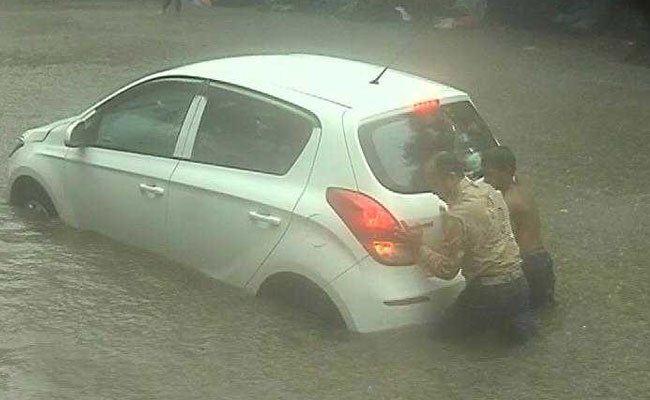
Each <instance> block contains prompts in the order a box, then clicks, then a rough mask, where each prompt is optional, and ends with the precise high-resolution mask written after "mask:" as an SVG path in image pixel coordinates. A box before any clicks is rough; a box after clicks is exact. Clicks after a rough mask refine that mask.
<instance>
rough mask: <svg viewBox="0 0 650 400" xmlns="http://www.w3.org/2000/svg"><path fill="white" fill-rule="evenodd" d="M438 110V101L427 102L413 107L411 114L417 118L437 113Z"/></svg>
mask: <svg viewBox="0 0 650 400" xmlns="http://www.w3.org/2000/svg"><path fill="white" fill-rule="evenodd" d="M439 108H440V100H429V101H423V102H422V103H417V104H415V105H414V106H413V114H415V115H417V116H418V117H424V116H427V115H432V114H435V113H437V112H438V109H439Z"/></svg>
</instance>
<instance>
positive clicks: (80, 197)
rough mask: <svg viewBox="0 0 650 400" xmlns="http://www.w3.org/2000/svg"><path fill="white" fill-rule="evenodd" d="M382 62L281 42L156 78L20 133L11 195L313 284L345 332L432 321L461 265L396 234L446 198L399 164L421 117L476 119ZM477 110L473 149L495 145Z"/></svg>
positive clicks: (252, 272) (115, 233) (75, 221)
mask: <svg viewBox="0 0 650 400" xmlns="http://www.w3.org/2000/svg"><path fill="white" fill-rule="evenodd" d="M382 69H383V68H382V67H379V66H374V65H369V64H365V63H360V62H355V61H349V60H342V59H336V58H331V57H323V56H312V55H276V56H247V57H236V58H226V59H220V60H213V61H207V62H203V63H198V64H192V65H187V66H183V67H180V68H176V69H172V70H169V71H164V72H160V73H156V74H153V75H150V76H147V77H145V78H143V79H140V80H138V81H136V82H134V83H132V84H130V85H128V86H126V87H124V88H123V89H120V90H119V91H117V92H116V93H113V94H111V95H110V96H108V97H107V98H106V99H104V100H102V101H101V102H99V103H98V104H96V105H94V106H92V107H91V108H89V109H88V110H86V111H84V112H83V113H81V114H80V115H78V116H75V117H72V118H69V119H66V120H62V121H58V122H55V123H53V124H50V125H48V126H45V127H41V128H36V129H32V130H30V131H28V132H26V133H25V134H24V135H23V136H22V137H21V139H20V141H19V143H18V144H17V146H16V148H15V149H14V151H12V155H11V157H10V162H9V174H10V178H9V179H10V181H9V182H10V184H9V185H8V188H9V192H8V193H7V198H8V199H9V200H10V201H11V202H13V203H15V204H18V205H26V206H28V207H35V208H41V209H44V211H46V212H49V213H50V214H54V213H55V214H57V215H58V216H59V217H60V218H61V219H62V220H63V221H64V222H65V223H66V224H68V225H70V226H72V227H74V228H77V229H82V230H90V231H95V232H98V233H101V234H104V235H107V236H109V237H111V238H113V239H115V240H118V241H120V242H124V243H127V244H130V245H133V246H137V247H140V248H143V249H146V250H149V251H153V252H156V253H159V254H162V255H164V256H166V257H169V258H171V259H174V260H176V261H178V262H181V263H184V264H187V265H190V266H192V267H194V268H198V269H200V270H201V271H203V272H205V273H206V274H207V275H209V276H211V277H214V278H216V279H219V280H221V281H224V282H226V283H229V284H231V285H234V286H237V287H242V288H244V289H246V290H248V291H250V292H252V293H258V294H259V293H262V292H265V291H267V290H272V291H275V292H295V291H300V292H301V293H303V294H305V293H306V295H307V296H311V297H316V298H319V299H320V300H319V302H321V303H326V304H327V305H331V306H332V307H333V308H334V309H335V310H336V311H337V312H338V314H339V315H340V317H341V318H342V320H343V321H344V322H345V324H346V325H347V327H348V328H349V329H351V330H355V331H360V332H370V331H376V330H382V329H389V328H395V327H398V326H403V325H410V324H417V323H424V322H428V321H431V320H433V319H435V317H436V316H437V315H438V314H439V312H440V311H441V310H442V309H444V308H445V307H446V306H447V305H448V304H449V303H450V302H451V301H453V299H454V298H455V296H456V295H457V294H458V292H459V291H460V290H461V289H462V287H463V285H464V282H463V279H462V277H460V276H459V277H457V278H455V279H454V280H451V281H443V280H440V279H436V278H428V277H426V276H425V274H424V273H423V272H422V271H421V270H420V269H419V268H418V267H417V266H416V265H415V255H414V254H410V252H409V250H408V249H406V247H405V246H404V245H403V243H400V242H399V240H398V239H397V238H396V237H394V235H393V234H394V230H395V228H396V227H399V223H398V222H397V221H401V220H404V221H407V222H408V223H409V224H411V225H414V224H428V225H429V226H430V227H431V228H430V229H429V234H430V240H436V238H437V237H439V230H438V229H437V228H438V226H437V224H436V220H437V218H438V214H439V209H440V207H444V203H443V202H442V201H441V200H440V199H438V198H437V197H436V196H434V195H433V194H431V193H429V192H428V191H426V190H424V189H422V188H419V187H416V186H413V185H411V183H410V179H411V177H412V176H411V175H413V176H415V173H414V172H413V171H412V170H411V169H408V170H405V171H406V172H405V173H403V174H393V175H391V173H392V172H393V171H396V170H401V169H402V167H403V166H402V164H400V163H406V161H404V160H402V159H401V158H402V154H403V153H404V151H405V149H406V148H407V147H408V146H407V143H405V142H404V140H403V137H405V134H404V133H405V132H406V133H407V134H410V133H411V127H412V125H413V123H412V118H414V116H416V117H421V115H419V114H432V113H436V114H437V113H439V112H440V110H449V113H451V114H449V115H451V116H452V117H453V115H460V116H461V117H458V118H460V120H462V119H463V118H465V119H466V120H470V121H471V122H472V124H474V125H477V124H478V125H481V124H483V123H482V120H480V118H479V117H478V116H477V115H475V110H474V108H473V105H472V104H471V102H470V99H469V97H468V96H467V94H465V93H463V92H461V91H458V90H456V89H453V88H450V87H448V86H445V85H441V84H438V83H434V82H431V81H428V80H425V79H422V78H419V77H416V76H413V75H409V74H405V73H401V72H398V71H393V70H390V69H389V70H387V71H386V73H385V74H384V75H383V76H382V78H381V80H380V81H379V83H378V84H373V83H370V81H371V80H372V79H373V78H375V77H376V76H377V74H379V73H380V72H381V71H382ZM446 112H447V111H445V113H446ZM440 113H441V114H442V112H440ZM454 113H455V114H454ZM467 115H469V117H467ZM425 117H426V115H425ZM454 118H456V117H454ZM476 121H478V122H476ZM439 123H440V121H437V122H436V123H435V124H439ZM455 125H456V124H454V123H448V124H447V125H445V126H451V127H452V128H450V129H447V130H449V132H451V133H452V134H454V135H456V136H458V137H461V136H462V135H464V133H461V132H456V131H457V129H456V126H455ZM483 125H484V124H483ZM483 125H481V129H482V130H483V131H482V132H483V137H482V138H481V140H480V141H479V142H482V143H481V144H479V145H476V146H469V145H463V146H461V147H462V150H463V151H465V152H467V153H468V154H469V155H476V154H479V153H480V149H481V147H485V146H489V145H491V144H493V143H494V139H493V138H492V137H491V135H490V134H489V131H487V130H486V129H487V128H486V127H485V126H483ZM468 126H469V125H468ZM468 140H469V139H468ZM466 142H467V141H466ZM463 143H465V142H463ZM467 143H469V142H467ZM415 158H417V157H415ZM395 160H397V161H395ZM395 163H398V164H395ZM410 164H414V163H413V162H410ZM409 168H410V166H409ZM407 175H408V176H407ZM305 288H308V290H305ZM306 302H308V301H306Z"/></svg>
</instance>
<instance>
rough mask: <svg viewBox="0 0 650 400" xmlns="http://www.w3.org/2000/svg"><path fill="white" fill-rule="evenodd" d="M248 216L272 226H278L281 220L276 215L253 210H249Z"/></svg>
mask: <svg viewBox="0 0 650 400" xmlns="http://www.w3.org/2000/svg"><path fill="white" fill-rule="evenodd" d="M248 216H249V217H250V218H251V219H253V220H257V221H262V222H266V223H267V224H269V225H273V226H279V225H280V223H281V222H282V220H281V219H280V218H278V217H276V216H274V215H265V214H260V213H258V212H255V211H249V212H248Z"/></svg>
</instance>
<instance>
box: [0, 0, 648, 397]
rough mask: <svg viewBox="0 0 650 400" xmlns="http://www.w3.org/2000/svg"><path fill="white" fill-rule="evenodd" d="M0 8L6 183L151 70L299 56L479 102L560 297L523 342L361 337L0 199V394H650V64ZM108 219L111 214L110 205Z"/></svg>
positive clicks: (414, 334)
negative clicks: (24, 158) (543, 242)
mask: <svg viewBox="0 0 650 400" xmlns="http://www.w3.org/2000/svg"><path fill="white" fill-rule="evenodd" d="M24 3H27V2H23V1H18V0H16V1H13V0H6V1H3V2H1V3H0V154H2V161H1V163H2V164H1V165H2V168H0V171H1V172H2V174H1V178H0V188H2V187H3V186H4V185H6V176H5V168H4V162H5V159H6V154H7V153H8V152H9V150H10V149H11V147H12V146H13V143H14V139H15V138H16V137H18V136H19V135H20V134H21V133H22V132H23V131H24V130H25V129H27V128H30V127H34V126H38V125H43V124H45V123H48V122H51V121H54V120H57V119H60V118H63V117H66V116H69V115H72V114H75V113H77V112H79V111H81V110H83V109H85V108H86V107H87V106H89V105H90V104H91V103H92V102H93V101H95V100H97V99H99V98H101V97H103V96H105V95H106V94H108V93H109V92H110V91H111V90H113V89H116V88H118V87H120V86H122V85H124V84H125V83H126V82H128V81H131V80H134V79H136V78H138V77H140V76H143V75H145V74H148V73H150V72H152V71H155V70H160V69H164V68H169V67H171V66H175V65H180V64H184V63H189V62H193V61H200V60H206V59H211V58H217V57H223V56H227V55H236V54H252V53H274V52H305V53H319V54H327V55H334V56H341V57H348V58H353V59H359V60H364V61H368V62H373V63H377V64H382V63H384V62H388V61H390V60H391V59H392V58H393V54H394V52H395V50H396V49H397V48H399V47H400V46H403V45H408V44H409V43H411V44H410V46H411V47H412V50H411V51H407V52H405V54H404V56H403V57H402V58H401V59H400V60H398V61H397V62H396V68H398V69H402V70H406V71H409V72H413V73H416V74H419V75H422V76H425V77H427V78H431V79H434V80H438V81H441V82H444V83H448V84H450V85H453V86H456V87H458V88H459V89H461V90H465V91H467V92H469V93H470V94H471V95H472V96H473V98H474V99H475V101H476V105H477V107H478V108H479V110H481V112H482V114H483V115H484V116H485V119H486V120H487V122H488V123H489V124H490V125H491V126H492V128H493V130H494V133H495V135H496V136H497V137H498V138H499V139H500V140H501V141H502V142H503V143H504V144H507V145H508V146H510V147H511V148H513V150H515V152H516V153H517V155H518V157H519V159H520V160H521V169H522V170H523V171H524V172H525V173H526V174H528V175H530V176H532V178H533V179H534V181H535V182H536V192H537V195H538V202H539V203H540V204H539V206H540V209H541V211H542V214H543V218H544V221H545V234H546V236H547V243H548V245H549V248H550V249H551V251H552V253H553V254H554V256H555V259H556V264H557V266H558V271H557V274H558V283H557V285H558V286H557V298H558V305H557V307H555V308H554V309H552V310H549V311H547V312H545V313H544V314H543V315H541V320H542V327H541V330H540V333H539V335H538V337H536V338H535V339H534V340H532V341H531V342H529V343H527V344H526V345H525V346H522V347H508V346H505V345H504V344H501V343H500V342H499V341H497V340H496V339H494V338H491V337H486V338H480V339H479V340H477V341H475V342H472V343H462V342H456V341H452V342H443V341H439V340H437V339H434V338H433V337H432V335H431V333H430V327H426V326H425V327H415V328H408V329H402V330H397V331H390V332H381V333H375V334H368V335H359V334H352V333H349V332H346V331H342V330H339V329H333V328H328V327H327V326H324V325H323V323H321V322H320V321H318V320H317V319H315V318H311V317H309V316H305V315H302V314H298V313H295V312H293V310H291V309H289V308H286V307H283V306H280V305H275V304H269V303H268V302H265V301H264V300H262V299H259V298H255V297H251V296H249V295H247V294H246V293H245V292H243V291H242V290H239V289H235V288H231V287H228V286H226V285H223V284H221V283H219V282H217V281H215V280H212V279H209V278H207V277H206V276H204V275H202V274H201V273H199V272H195V271H193V270H190V269H188V268H185V267H182V266H179V265H176V264H174V263H171V262H169V261H166V260H164V259H161V258H158V257H156V256H154V255H151V254H146V253H143V252H142V251H140V250H137V249H134V248H130V247H128V246H125V245H122V244H119V243H115V242H113V241H110V240H108V239H106V238H103V237H101V236H98V235H95V234H92V233H88V232H78V231H75V230H73V229H71V228H68V227H65V226H63V225H61V224H60V223H58V222H56V221H54V222H43V221H33V220H29V219H26V218H24V217H22V216H20V215H18V214H17V213H16V210H14V209H12V208H11V207H9V206H8V205H6V204H4V203H0V399H9V400H14V399H16V400H22V399H203V398H212V399H215V398H218V399H221V398H223V399H373V398H379V399H447V398H449V399H456V398H458V399H472V398H495V399H510V398H517V399H558V398H566V399H583V398H584V399H597V398H602V399H612V398H618V399H641V398H646V397H647V393H648V391H649V390H650V383H649V381H648V371H650V361H649V360H650V346H648V333H649V332H650V326H649V320H650V312H649V311H648V306H647V304H649V303H650V301H649V299H648V289H647V284H648V282H649V281H650V262H649V260H650V250H649V249H648V242H650V192H649V191H648V186H647V184H646V182H648V181H649V180H650V157H648V154H649V152H650V145H649V143H650V108H649V107H648V98H650V69H648V68H644V67H639V66H631V65H626V64H623V63H621V62H620V61H619V60H620V59H621V55H622V52H623V51H624V50H622V49H621V46H619V45H618V44H617V43H614V42H612V41H607V40H592V39H586V38H569V37H566V36H553V35H550V34H539V33H532V32H518V31H508V30H506V31H496V30H485V31H483V30H476V31H448V32H442V31H434V30H431V31H428V30H427V31H424V32H423V33H422V34H421V35H420V36H419V37H416V38H415V40H412V39H413V33H412V32H410V31H409V29H408V28H404V27H403V26H399V25H397V24H388V23H382V24H379V23H360V22H346V21H340V20H336V19H333V18H329V17H325V16H310V15H302V14H292V13H288V14H282V13H262V12H258V11H256V10H252V9H241V8H216V9H215V10H188V12H187V13H185V14H183V15H182V16H181V18H174V17H172V16H160V15H156V12H157V11H158V7H157V6H156V4H155V2H142V3H144V5H142V4H140V5H133V3H140V2H127V1H125V2H111V1H61V2H58V3H56V2H54V4H58V5H53V2H42V4H41V2H33V3H35V5H25V4H24ZM98 212H101V210H98Z"/></svg>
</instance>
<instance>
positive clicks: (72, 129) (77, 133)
mask: <svg viewBox="0 0 650 400" xmlns="http://www.w3.org/2000/svg"><path fill="white" fill-rule="evenodd" d="M93 115H95V110H92V111H90V112H89V113H87V114H85V115H84V116H82V117H81V118H80V119H78V120H76V121H74V122H73V123H71V124H70V126H68V129H67V130H66V133H65V142H64V143H65V145H66V146H67V147H85V146H88V145H90V144H91V141H92V138H91V137H90V135H89V132H88V127H89V125H90V124H89V122H90V121H89V120H90V119H91V118H92V116H93Z"/></svg>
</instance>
